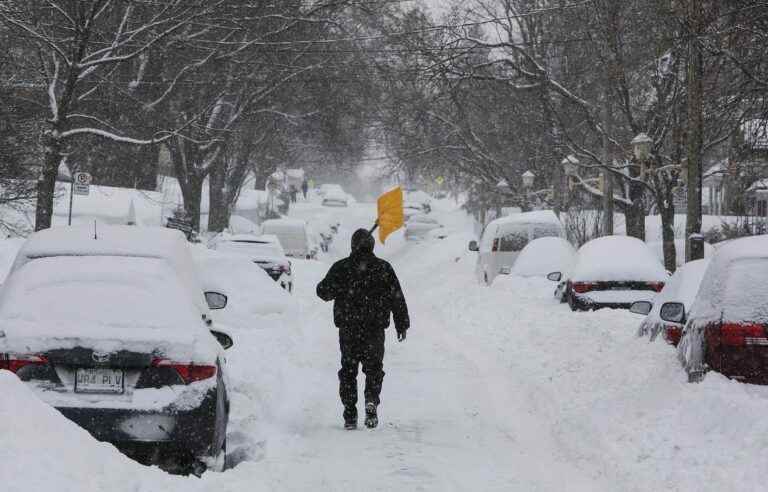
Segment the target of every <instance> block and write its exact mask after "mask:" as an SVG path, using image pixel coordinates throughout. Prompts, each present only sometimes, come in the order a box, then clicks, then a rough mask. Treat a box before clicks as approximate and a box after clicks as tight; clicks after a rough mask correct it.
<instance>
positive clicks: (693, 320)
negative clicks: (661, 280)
mask: <svg viewBox="0 0 768 492" xmlns="http://www.w3.org/2000/svg"><path fill="white" fill-rule="evenodd" d="M767 278H768V236H754V237H747V238H742V239H736V240H734V241H732V242H730V243H728V244H726V245H725V246H723V247H722V248H719V249H718V250H717V252H716V253H715V255H714V256H713V257H712V260H711V263H710V264H709V267H708V268H707V270H706V272H705V273H704V278H703V279H702V281H701V287H700V288H699V292H698V294H697V295H696V299H695V300H694V302H693V304H692V306H691V309H690V312H686V309H685V305H684V304H682V303H680V302H666V303H664V304H663V305H662V306H661V309H660V313H659V316H660V317H661V319H662V320H664V321H666V322H669V323H679V324H685V328H684V330H683V336H682V338H681V340H680V344H679V345H678V355H679V357H680V359H681V361H682V363H683V367H684V368H685V371H686V372H687V373H688V378H689V380H690V381H699V380H701V378H703V377H704V374H705V373H706V372H707V371H710V370H711V371H716V372H719V373H721V374H723V375H725V376H727V377H729V378H732V379H736V380H739V381H743V382H747V383H754V384H768V289H766V279H767Z"/></svg>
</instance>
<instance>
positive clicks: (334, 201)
mask: <svg viewBox="0 0 768 492" xmlns="http://www.w3.org/2000/svg"><path fill="white" fill-rule="evenodd" d="M322 205H323V206H324V207H346V206H348V205H349V196H348V195H347V194H346V193H345V192H344V191H343V190H336V189H331V190H328V191H326V192H325V194H323V201H322Z"/></svg>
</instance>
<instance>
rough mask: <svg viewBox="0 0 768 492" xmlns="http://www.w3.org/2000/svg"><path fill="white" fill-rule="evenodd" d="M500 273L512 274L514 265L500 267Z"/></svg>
mask: <svg viewBox="0 0 768 492" xmlns="http://www.w3.org/2000/svg"><path fill="white" fill-rule="evenodd" d="M499 273H500V274H502V275H511V274H512V267H508V266H505V267H501V268H500V269H499Z"/></svg>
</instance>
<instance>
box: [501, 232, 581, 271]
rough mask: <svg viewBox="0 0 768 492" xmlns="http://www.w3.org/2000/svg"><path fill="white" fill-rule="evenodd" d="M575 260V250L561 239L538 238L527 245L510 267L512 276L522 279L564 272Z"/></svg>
mask: <svg viewBox="0 0 768 492" xmlns="http://www.w3.org/2000/svg"><path fill="white" fill-rule="evenodd" d="M575 258H576V249H575V248H574V247H573V246H572V245H571V243H569V242H568V241H566V240H565V239H563V238H561V237H540V238H538V239H534V240H533V241H531V242H530V243H528V244H527V245H526V246H525V247H524V248H523V250H522V251H520V255H519V256H518V257H517V259H516V260H515V263H514V265H513V266H512V274H513V275H520V276H523V277H530V276H546V275H547V274H549V273H552V272H565V271H567V270H568V269H570V268H571V266H572V265H573V262H574V260H575Z"/></svg>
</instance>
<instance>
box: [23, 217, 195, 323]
mask: <svg viewBox="0 0 768 492" xmlns="http://www.w3.org/2000/svg"><path fill="white" fill-rule="evenodd" d="M94 231H95V237H96V239H94ZM53 256H124V257H144V258H163V259H165V260H167V261H168V262H169V263H170V264H171V265H172V266H173V267H174V270H175V271H176V274H177V275H178V276H179V277H181V279H182V282H183V284H184V286H185V287H187V288H188V289H189V291H190V294H191V296H192V298H193V300H194V302H195V303H196V304H197V306H198V308H199V309H200V310H201V312H203V313H207V312H208V306H207V304H206V303H205V299H204V297H203V291H202V287H201V286H200V280H199V278H198V277H197V272H196V270H195V266H194V264H193V263H192V258H191V257H190V255H189V248H188V246H187V240H186V239H185V238H184V235H183V234H182V233H181V232H179V231H177V230H174V229H168V228H165V227H138V226H116V225H99V226H96V228H95V229H94V226H93V225H79V226H72V227H54V228H50V229H45V230H42V231H38V232H36V233H34V234H32V235H31V236H30V237H29V238H28V239H27V241H26V242H25V243H24V245H23V246H22V247H21V249H20V250H19V254H18V255H17V256H16V260H15V261H14V263H13V266H12V267H11V274H12V273H13V272H15V271H16V270H18V269H19V268H21V267H22V266H23V265H24V264H26V263H28V262H30V261H32V260H34V259H35V258H45V257H53Z"/></svg>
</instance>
